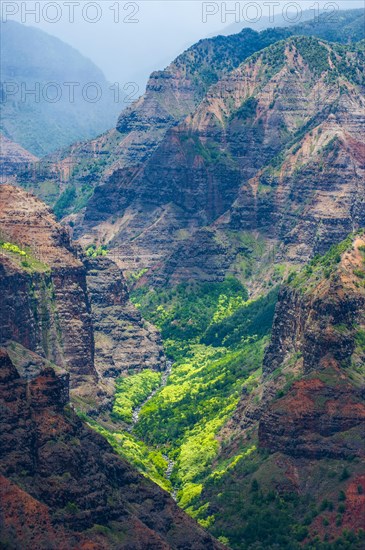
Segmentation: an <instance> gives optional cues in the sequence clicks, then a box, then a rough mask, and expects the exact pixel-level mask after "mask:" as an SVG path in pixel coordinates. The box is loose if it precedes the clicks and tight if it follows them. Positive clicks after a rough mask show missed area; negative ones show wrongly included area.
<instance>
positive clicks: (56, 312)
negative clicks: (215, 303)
mask: <svg viewBox="0 0 365 550" xmlns="http://www.w3.org/2000/svg"><path fill="white" fill-rule="evenodd" d="M0 206H1V215H0V231H1V239H2V243H5V244H2V246H1V249H0V251H1V257H0V289H1V293H2V296H3V300H2V308H1V313H0V338H1V343H2V344H5V343H8V342H9V341H14V342H16V343H17V344H19V345H22V346H23V347H24V348H26V349H28V350H30V351H32V352H34V353H35V354H37V355H38V356H42V357H44V359H45V360H48V361H49V362H51V363H52V364H54V365H57V366H58V367H61V368H63V369H65V370H66V371H67V372H68V373H69V374H70V382H71V390H72V399H73V400H74V401H75V402H76V403H77V406H78V407H79V408H81V409H83V410H88V411H89V412H92V413H94V414H97V413H98V411H100V410H103V409H105V408H110V407H111V406H112V402H113V395H114V380H115V378H117V377H118V376H120V375H122V374H126V373H127V372H129V371H131V370H134V371H140V370H142V369H144V368H151V369H155V370H164V368H165V357H164V353H163V349H162V343H161V339H160V336H159V334H158V332H157V331H156V330H155V329H154V328H153V327H152V326H151V325H149V324H148V323H146V322H144V321H143V320H142V318H141V315H140V314H139V312H138V311H137V310H136V308H135V307H134V306H133V305H132V304H131V302H130V300H129V295H128V290H127V286H126V282H125V280H124V277H123V274H122V273H121V271H120V269H119V268H118V267H117V265H116V264H115V263H114V262H113V261H112V260H110V259H108V258H105V257H98V258H86V257H84V256H83V254H82V252H81V251H80V250H79V249H78V248H75V247H74V245H73V244H72V243H71V241H70V238H69V235H68V233H67V232H66V230H65V229H64V228H63V227H62V226H60V225H59V224H58V223H57V222H56V221H55V218H54V216H53V214H52V213H51V212H50V210H49V209H48V208H47V207H46V206H45V205H44V204H43V203H41V201H39V200H38V199H36V198H35V197H34V196H32V195H30V194H28V193H26V192H24V191H22V190H21V189H17V188H14V187H10V186H7V185H4V186H1V187H0ZM6 243H7V244H6ZM12 246H13V248H12ZM29 361H30V364H32V361H31V360H29ZM30 370H31V369H30Z"/></svg>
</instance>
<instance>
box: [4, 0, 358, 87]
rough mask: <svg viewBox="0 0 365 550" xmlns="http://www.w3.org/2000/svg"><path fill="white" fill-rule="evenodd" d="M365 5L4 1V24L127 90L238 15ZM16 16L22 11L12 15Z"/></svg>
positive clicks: (346, 2)
mask: <svg viewBox="0 0 365 550" xmlns="http://www.w3.org/2000/svg"><path fill="white" fill-rule="evenodd" d="M364 2H365V0H353V1H352V0H343V1H336V2H329V1H328V0H323V1H321V0H320V1H314V0H308V1H303V0H301V1H297V2H278V1H267V0H262V1H260V2H237V1H226V2H218V1H212V2H203V1H202V0H174V1H171V0H135V1H128V0H127V1H122V0H96V1H90V0H57V1H53V2H52V1H51V0H44V1H38V2H35V1H24V0H9V1H7V0H3V1H2V3H1V4H2V19H3V20H4V18H5V17H7V18H8V19H15V20H17V21H19V22H23V23H25V24H26V25H30V26H35V27H38V28H41V29H42V30H44V31H46V32H48V33H49V34H52V35H54V36H57V37H58V38H60V39H62V40H64V41H65V42H67V43H68V44H70V45H71V46H73V47H74V48H76V49H77V50H79V51H80V52H81V53H82V54H84V55H85V56H87V57H89V58H90V59H92V60H93V61H94V62H95V63H96V64H97V65H98V66H99V67H100V68H101V69H102V70H103V72H104V74H105V75H106V77H107V79H108V80H109V81H111V82H118V83H119V85H121V86H122V87H123V85H124V84H126V83H128V82H137V83H138V84H139V85H140V87H141V89H142V88H143V86H144V85H145V82H146V80H147V77H148V75H149V74H150V72H151V71H152V70H156V69H163V68H164V67H165V66H166V65H168V63H169V62H170V61H171V60H172V59H174V57H176V55H178V54H179V53H181V52H182V51H183V50H184V49H186V48H187V47H188V46H190V45H191V44H193V43H194V42H196V41H197V40H199V39H200V38H204V37H206V36H211V35H212V34H219V32H220V31H221V30H222V29H224V28H225V27H227V26H228V25H230V24H231V23H234V22H235V19H236V17H237V13H238V14H239V16H240V19H246V18H248V19H250V18H255V17H256V16H257V14H260V13H262V14H263V15H269V10H271V13H274V16H275V15H276V14H277V13H282V11H283V9H285V10H287V12H288V13H291V12H292V11H293V10H297V9H298V7H301V8H302V9H315V6H316V5H319V6H320V7H322V8H323V7H325V6H326V5H327V9H330V8H331V6H333V8H337V9H338V8H340V9H346V8H347V9H350V8H363V7H364V5H365V4H364ZM235 4H239V6H238V8H239V11H236V12H235V14H234V13H229V12H230V10H232V9H234V8H235ZM249 4H251V6H249ZM253 4H254V6H252V5H253ZM225 9H226V11H227V13H226V18H225V19H224V10H225ZM32 10H33V11H35V14H34V13H31V11H32ZM12 12H17V13H14V15H8V14H11V13H12ZM313 13H314V12H313ZM204 14H205V17H204ZM204 19H205V21H204ZM142 92H143V89H142Z"/></svg>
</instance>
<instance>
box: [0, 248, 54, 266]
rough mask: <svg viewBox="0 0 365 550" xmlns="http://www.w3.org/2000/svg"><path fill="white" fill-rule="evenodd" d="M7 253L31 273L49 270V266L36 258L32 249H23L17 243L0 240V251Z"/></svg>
mask: <svg viewBox="0 0 365 550" xmlns="http://www.w3.org/2000/svg"><path fill="white" fill-rule="evenodd" d="M1 251H2V253H3V254H9V255H10V257H11V258H12V259H13V260H15V261H16V263H18V265H19V267H20V268H22V269H24V270H25V271H28V272H30V273H33V272H34V271H42V272H44V271H49V266H48V265H47V264H44V263H43V262H40V261H39V260H37V258H35V257H34V255H33V253H32V251H31V250H30V249H29V248H28V247H27V249H26V250H23V249H22V248H20V246H18V245H17V244H14V243H10V242H4V241H1V240H0V252H1Z"/></svg>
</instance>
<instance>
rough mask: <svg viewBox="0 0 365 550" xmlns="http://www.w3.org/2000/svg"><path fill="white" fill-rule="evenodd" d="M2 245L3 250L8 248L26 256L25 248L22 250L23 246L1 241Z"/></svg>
mask: <svg viewBox="0 0 365 550" xmlns="http://www.w3.org/2000/svg"><path fill="white" fill-rule="evenodd" d="M0 246H1V248H2V249H3V250H8V251H9V252H13V253H14V254H19V255H20V256H26V255H27V253H26V252H25V250H22V249H21V248H19V246H18V245H17V244H12V243H1V245H0Z"/></svg>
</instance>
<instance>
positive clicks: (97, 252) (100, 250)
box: [85, 244, 108, 258]
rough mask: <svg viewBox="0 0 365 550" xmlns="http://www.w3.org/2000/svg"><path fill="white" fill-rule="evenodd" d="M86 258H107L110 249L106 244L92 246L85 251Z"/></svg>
mask: <svg viewBox="0 0 365 550" xmlns="http://www.w3.org/2000/svg"><path fill="white" fill-rule="evenodd" d="M85 254H86V256H88V257H89V258H97V257H98V256H106V255H107V254H108V249H107V247H106V246H105V245H104V244H101V245H99V246H96V244H90V245H89V246H87V247H86V250H85Z"/></svg>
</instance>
